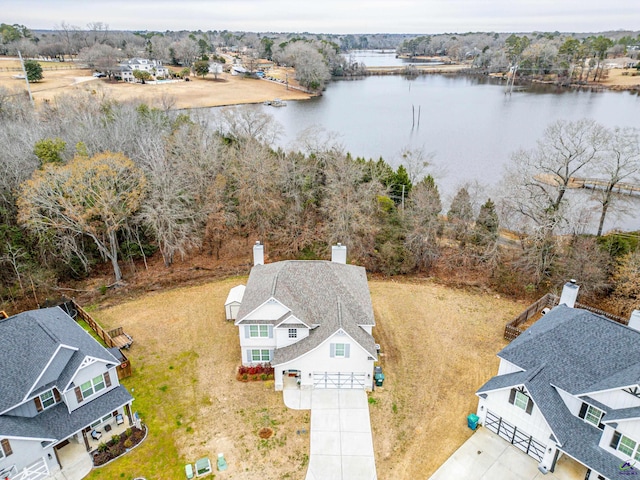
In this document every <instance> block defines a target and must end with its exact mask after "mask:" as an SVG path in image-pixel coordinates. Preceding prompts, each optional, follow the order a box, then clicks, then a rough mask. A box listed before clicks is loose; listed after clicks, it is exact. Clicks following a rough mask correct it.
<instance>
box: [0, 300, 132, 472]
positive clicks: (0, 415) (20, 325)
mask: <svg viewBox="0 0 640 480" xmlns="http://www.w3.org/2000/svg"><path fill="white" fill-rule="evenodd" d="M119 364H120V362H119V361H118V360H117V359H116V358H115V357H114V356H113V355H112V354H111V353H109V351H107V349H106V348H104V347H102V346H101V345H100V344H99V343H98V342H97V341H95V340H94V339H93V338H92V337H91V335H89V334H88V333H87V332H86V331H85V330H84V329H83V328H82V327H80V326H79V325H78V324H77V323H76V322H75V321H74V320H73V319H72V318H71V317H69V316H68V315H67V313H65V312H64V311H63V310H62V309H61V308H59V307H53V308H45V309H41V310H32V311H28V312H23V313H20V314H18V315H14V316H12V317H9V318H6V319H2V320H0V365H2V370H1V375H0V447H1V448H0V478H11V479H14V478H20V479H24V480H28V479H37V478H42V476H43V475H46V474H49V473H51V474H54V473H56V472H58V471H60V470H63V471H64V469H63V467H62V466H61V464H60V461H59V458H60V455H62V454H61V453H60V450H61V449H63V448H73V447H68V445H69V444H76V445H77V444H79V445H83V446H84V447H85V449H86V450H87V451H89V450H91V447H90V445H94V444H95V442H93V441H91V439H90V438H89V435H90V432H92V431H94V430H95V429H100V428H101V426H102V425H105V423H106V422H110V421H111V420H112V419H114V417H117V418H118V421H120V418H121V419H122V421H124V419H125V418H127V419H128V423H129V424H131V423H132V419H131V402H132V401H133V398H132V397H131V395H130V394H129V392H127V390H126V389H125V388H124V387H122V386H121V385H120V384H119V382H118V374H117V370H116V368H117V367H118V365H119ZM96 435H97V434H96ZM87 455H88V453H87Z"/></svg>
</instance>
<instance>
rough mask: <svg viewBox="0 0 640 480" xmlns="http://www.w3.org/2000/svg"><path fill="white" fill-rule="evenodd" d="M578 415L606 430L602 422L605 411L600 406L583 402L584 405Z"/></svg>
mask: <svg viewBox="0 0 640 480" xmlns="http://www.w3.org/2000/svg"><path fill="white" fill-rule="evenodd" d="M578 417H580V418H582V419H583V420H584V421H585V422H588V423H590V424H591V425H594V426H596V427H598V428H599V429H600V430H604V425H603V424H602V417H604V412H603V411H602V410H600V409H599V408H596V407H594V406H592V405H589V404H588V403H584V402H583V403H582V406H581V407H580V413H578Z"/></svg>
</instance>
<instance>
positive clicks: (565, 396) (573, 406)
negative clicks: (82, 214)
mask: <svg viewBox="0 0 640 480" xmlns="http://www.w3.org/2000/svg"><path fill="white" fill-rule="evenodd" d="M556 391H557V392H558V393H559V394H560V398H562V401H563V402H564V404H565V405H566V406H567V409H568V410H569V411H570V412H571V415H574V416H576V417H577V416H578V414H579V413H580V407H582V400H580V399H579V398H577V397H574V396H573V395H571V394H570V393H568V392H565V391H564V390H562V389H560V388H556Z"/></svg>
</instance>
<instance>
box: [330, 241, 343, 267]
mask: <svg viewBox="0 0 640 480" xmlns="http://www.w3.org/2000/svg"><path fill="white" fill-rule="evenodd" d="M331 261H332V262H334V263H347V246H346V245H342V244H341V243H339V244H337V245H333V246H332V247H331Z"/></svg>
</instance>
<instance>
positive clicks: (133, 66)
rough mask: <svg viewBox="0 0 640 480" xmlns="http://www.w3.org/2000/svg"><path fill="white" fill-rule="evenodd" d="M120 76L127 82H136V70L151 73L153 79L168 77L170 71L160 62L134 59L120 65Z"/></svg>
mask: <svg viewBox="0 0 640 480" xmlns="http://www.w3.org/2000/svg"><path fill="white" fill-rule="evenodd" d="M119 67H120V71H119V74H118V76H119V77H120V78H121V79H122V80H123V81H125V82H135V81H136V79H135V77H134V75H133V72H134V71H135V70H140V71H143V72H149V74H150V75H152V76H153V77H156V78H157V77H168V76H169V69H168V68H167V67H165V66H163V65H162V62H161V61H160V60H149V59H147V58H132V59H130V60H127V61H125V62H122V63H120V64H119Z"/></svg>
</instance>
